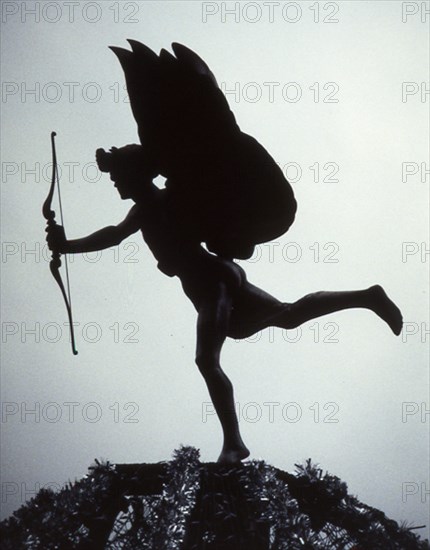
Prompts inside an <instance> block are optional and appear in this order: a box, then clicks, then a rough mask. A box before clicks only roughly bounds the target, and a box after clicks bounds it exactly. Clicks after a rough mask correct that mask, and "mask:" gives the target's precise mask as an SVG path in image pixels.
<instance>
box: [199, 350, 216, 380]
mask: <svg viewBox="0 0 430 550" xmlns="http://www.w3.org/2000/svg"><path fill="white" fill-rule="evenodd" d="M196 365H197V367H198V369H199V371H200V372H201V374H202V375H203V376H204V377H207V376H210V375H211V374H213V373H214V372H215V371H216V370H217V369H219V364H218V361H216V359H215V357H214V356H213V355H212V354H209V353H198V354H197V355H196Z"/></svg>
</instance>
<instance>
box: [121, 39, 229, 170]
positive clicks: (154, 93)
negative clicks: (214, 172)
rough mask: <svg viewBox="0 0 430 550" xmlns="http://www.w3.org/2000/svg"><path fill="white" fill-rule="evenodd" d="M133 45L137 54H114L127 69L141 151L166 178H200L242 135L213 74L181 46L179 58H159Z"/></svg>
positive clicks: (162, 55)
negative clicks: (144, 150)
mask: <svg viewBox="0 0 430 550" xmlns="http://www.w3.org/2000/svg"><path fill="white" fill-rule="evenodd" d="M128 42H129V43H130V45H131V48H132V51H129V50H125V49H123V48H117V47H111V49H112V50H113V51H114V53H115V54H116V55H117V57H118V59H119V61H120V63H121V65H122V67H123V69H124V73H125V78H126V83H127V90H128V94H129V97H130V103H131V108H132V112H133V115H134V118H135V120H136V122H137V126H138V132H139V138H140V140H141V143H142V145H144V146H145V147H146V148H147V150H148V151H150V152H151V154H152V156H153V158H154V159H156V163H157V166H158V169H159V172H160V173H161V174H163V175H164V176H166V177H170V178H171V177H173V176H180V177H181V179H182V178H183V177H186V176H187V172H188V170H190V171H192V173H193V174H198V173H199V172H200V171H201V169H203V167H204V166H205V165H206V167H207V156H208V155H210V156H211V157H212V156H213V155H214V154H216V152H217V151H218V150H220V151H221V150H224V149H225V148H226V147H227V146H228V145H227V144H228V142H229V141H230V140H231V139H232V138H233V137H234V136H236V135H237V134H238V133H240V129H239V127H238V125H237V124H236V121H235V118H234V115H233V113H232V112H231V110H230V108H229V106H228V103H227V100H226V99H225V96H224V94H223V93H222V91H221V90H220V89H219V87H218V84H217V82H216V79H215V77H214V75H213V73H212V72H211V70H210V69H209V67H208V66H207V64H206V63H205V62H204V61H203V60H202V59H201V58H200V57H199V56H198V55H197V54H196V53H194V52H193V51H192V50H190V49H189V48H187V47H185V46H183V45H181V44H177V43H174V44H172V49H173V52H174V54H175V55H173V54H171V53H169V52H168V51H166V50H164V49H162V50H161V51H160V54H159V55H157V54H156V53H155V52H153V51H152V50H151V49H149V48H148V47H147V46H145V45H144V44H142V43H140V42H137V41H135V40H129V41H128ZM187 165H188V167H187Z"/></svg>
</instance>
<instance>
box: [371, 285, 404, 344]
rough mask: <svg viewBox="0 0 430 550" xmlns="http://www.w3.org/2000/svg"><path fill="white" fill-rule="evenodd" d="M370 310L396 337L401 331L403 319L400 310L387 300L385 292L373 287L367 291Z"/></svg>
mask: <svg viewBox="0 0 430 550" xmlns="http://www.w3.org/2000/svg"><path fill="white" fill-rule="evenodd" d="M368 292H369V297H370V300H371V306H372V310H373V311H374V312H375V313H376V315H379V317H380V318H381V319H382V320H383V321H385V322H386V323H387V324H388V326H389V327H390V328H391V330H392V331H393V332H394V334H395V335H396V336H398V335H399V334H400V332H401V331H402V325H403V317H402V314H401V312H400V309H399V308H398V307H397V306H396V304H395V303H394V302H393V301H392V300H390V298H388V296H387V295H386V293H385V290H384V289H383V288H382V287H381V286H379V285H374V286H371V287H370V288H369V289H368Z"/></svg>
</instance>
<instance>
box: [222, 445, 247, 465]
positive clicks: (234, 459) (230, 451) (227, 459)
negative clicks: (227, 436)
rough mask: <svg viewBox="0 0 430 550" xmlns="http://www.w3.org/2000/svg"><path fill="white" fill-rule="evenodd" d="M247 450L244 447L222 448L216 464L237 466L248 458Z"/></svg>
mask: <svg viewBox="0 0 430 550" xmlns="http://www.w3.org/2000/svg"><path fill="white" fill-rule="evenodd" d="M249 454H250V453H249V450H248V449H247V448H246V447H245V445H241V446H239V447H231V448H224V447H223V449H222V451H221V454H220V455H219V457H218V460H217V462H218V464H238V463H240V461H241V460H244V459H245V458H247V457H248V456H249Z"/></svg>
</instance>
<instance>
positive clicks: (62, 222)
mask: <svg viewBox="0 0 430 550" xmlns="http://www.w3.org/2000/svg"><path fill="white" fill-rule="evenodd" d="M55 179H56V180H57V190H58V204H59V207H60V219H61V225H62V226H63V228H64V217H63V205H62V203H61V191H60V177H59V175H58V161H57V162H56V163H55ZM64 267H65V268H66V270H65V271H66V286H67V298H68V300H69V307H70V311H72V298H71V294H70V281H69V265H68V261H67V254H64ZM71 330H73V327H71Z"/></svg>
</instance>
